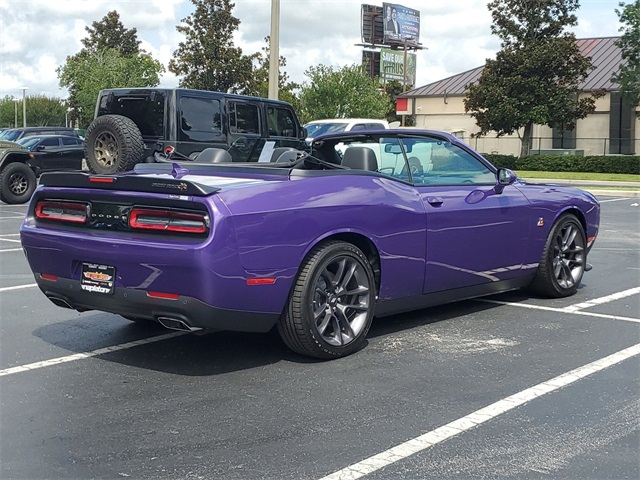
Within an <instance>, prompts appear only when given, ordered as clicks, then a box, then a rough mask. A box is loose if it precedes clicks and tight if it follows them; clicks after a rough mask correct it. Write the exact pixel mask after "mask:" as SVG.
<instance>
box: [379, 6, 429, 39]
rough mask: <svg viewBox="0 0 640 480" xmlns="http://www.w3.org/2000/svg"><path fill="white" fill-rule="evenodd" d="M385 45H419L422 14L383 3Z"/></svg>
mask: <svg viewBox="0 0 640 480" xmlns="http://www.w3.org/2000/svg"><path fill="white" fill-rule="evenodd" d="M382 10H383V21H382V25H383V27H382V28H383V32H384V43H385V44H387V45H395V44H404V43H405V42H406V43H407V44H408V45H418V44H419V41H420V12H419V11H418V10H413V9H411V8H407V7H403V6H402V5H397V4H395V3H383V4H382Z"/></svg>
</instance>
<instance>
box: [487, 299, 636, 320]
mask: <svg viewBox="0 0 640 480" xmlns="http://www.w3.org/2000/svg"><path fill="white" fill-rule="evenodd" d="M475 300H476V301H478V302H485V303H495V304H496V305H509V306H510V307H520V308H529V309H531V310H545V311H547V312H556V313H568V314H570V315H583V316H587V317H596V318H606V319H608V320H622V321H625V322H633V323H640V318H633V317H622V316H620V315H607V314H606V313H595V312H585V311H584V310H576V311H573V310H567V309H566V308H554V307H545V306H544V305H531V304H529V303H517V302H503V301H500V300H489V299H488V298H476V299H475Z"/></svg>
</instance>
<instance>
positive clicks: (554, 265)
mask: <svg viewBox="0 0 640 480" xmlns="http://www.w3.org/2000/svg"><path fill="white" fill-rule="evenodd" d="M586 245H587V239H586V235H585V232H584V228H583V226H582V224H581V223H580V220H578V219H577V218H576V217H575V216H574V215H571V214H566V215H563V216H562V217H560V218H559V219H558V221H557V222H556V223H555V225H554V226H553V228H552V229H551V232H550V233H549V237H548V238H547V243H546V244H545V248H544V251H543V253H542V258H541V259H540V266H539V267H538V272H537V274H536V276H535V278H534V279H533V282H532V283H531V289H532V290H533V291H534V292H537V293H540V294H543V295H546V296H549V297H556V298H559V297H568V296H570V295H573V294H574V293H576V291H577V290H578V286H579V285H580V281H581V280H582V275H583V274H584V269H585V265H586V261H587V258H586V256H587V250H586Z"/></svg>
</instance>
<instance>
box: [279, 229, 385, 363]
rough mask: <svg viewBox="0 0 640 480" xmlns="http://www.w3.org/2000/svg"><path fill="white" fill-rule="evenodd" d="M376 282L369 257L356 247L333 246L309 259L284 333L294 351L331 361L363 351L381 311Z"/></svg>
mask: <svg viewBox="0 0 640 480" xmlns="http://www.w3.org/2000/svg"><path fill="white" fill-rule="evenodd" d="M375 291H376V288H375V280H374V276H373V271H372V269H371V265H370V263H369V260H368V259H367V257H366V256H365V255H364V254H363V253H362V252H361V251H360V249H358V248H357V247H355V246H354V245H352V244H350V243H346V242H340V241H330V242H325V243H322V244H320V245H318V246H316V247H315V248H314V249H313V250H312V251H311V252H310V253H309V255H308V256H307V258H306V259H305V260H304V262H303V264H302V265H301V267H300V270H299V273H298V277H297V278H296V281H295V283H294V285H293V288H292V291H291V294H290V296H289V300H288V303H287V306H286V308H285V311H284V312H283V314H282V315H281V317H280V319H279V320H278V324H277V327H278V332H279V333H280V337H281V338H282V340H283V341H284V343H285V344H286V345H287V346H288V347H289V348H290V349H291V350H293V351H294V352H296V353H300V354H302V355H307V356H310V357H315V358H322V359H330V358H338V357H343V356H346V355H349V354H351V353H353V352H355V351H357V350H358V349H360V347H361V346H362V344H363V343H364V341H365V338H366V336H367V332H368V331H369V328H370V327H371V322H372V320H373V313H374V308H375V296H376V294H375Z"/></svg>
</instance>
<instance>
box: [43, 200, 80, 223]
mask: <svg viewBox="0 0 640 480" xmlns="http://www.w3.org/2000/svg"><path fill="white" fill-rule="evenodd" d="M88 212H89V205H88V204H86V203H78V202H62V201H51V200H41V201H39V202H38V203H37V204H36V218H38V219H40V220H53V221H58V222H69V223H86V221H87V218H88V216H89V214H88Z"/></svg>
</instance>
